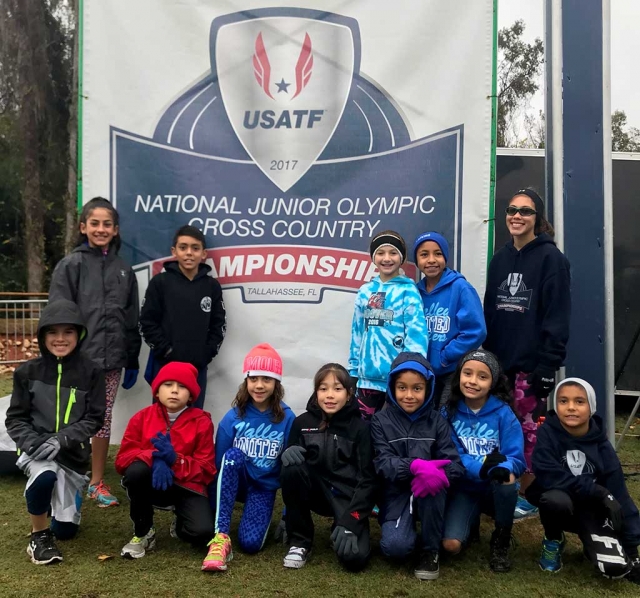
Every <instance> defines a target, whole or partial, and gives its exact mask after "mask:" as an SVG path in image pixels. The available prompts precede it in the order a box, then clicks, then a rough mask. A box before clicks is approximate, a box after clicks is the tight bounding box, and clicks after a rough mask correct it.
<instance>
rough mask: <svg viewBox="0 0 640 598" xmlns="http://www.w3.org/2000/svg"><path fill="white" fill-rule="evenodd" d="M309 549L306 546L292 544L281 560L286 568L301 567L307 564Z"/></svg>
mask: <svg viewBox="0 0 640 598" xmlns="http://www.w3.org/2000/svg"><path fill="white" fill-rule="evenodd" d="M308 558H309V551H308V550H307V549H306V548H300V547H299V546H292V547H291V548H289V552H288V553H287V556H285V557H284V561H283V562H282V564H283V566H285V567H286V568H287V569H302V567H304V566H305V565H306V564H307V559H308Z"/></svg>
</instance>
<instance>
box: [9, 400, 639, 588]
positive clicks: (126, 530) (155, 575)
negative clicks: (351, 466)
mask: <svg viewBox="0 0 640 598" xmlns="http://www.w3.org/2000/svg"><path fill="white" fill-rule="evenodd" d="M0 393H2V388H0ZM621 422H622V419H621V418H620V421H619V422H618V423H620V424H621ZM115 448H116V447H113V450H114V452H115ZM113 454H114V453H112V455H111V459H112V458H113ZM620 458H621V461H622V462H623V464H625V466H626V467H625V469H626V471H627V472H629V473H632V474H633V473H635V472H637V471H639V470H640V440H639V439H638V438H629V439H627V440H626V441H625V444H624V445H623V450H622V451H621V453H620ZM108 471H109V472H110V473H109V474H108V476H107V482H108V483H109V484H111V486H112V488H113V489H114V490H115V492H116V494H117V495H118V496H119V498H120V499H121V500H122V503H123V504H122V506H120V507H118V508H110V509H99V508H97V507H96V506H95V505H94V504H93V503H90V502H86V503H85V505H84V507H83V521H82V526H81V531H80V533H79V535H78V537H77V538H76V539H74V540H72V541H70V542H66V543H63V542H60V543H59V546H60V548H61V550H62V551H63V554H64V559H65V560H64V562H63V563H61V564H59V565H54V566H49V567H42V566H41V567H36V566H35V565H33V564H31V562H30V560H29V558H28V556H27V554H26V546H27V543H28V536H29V531H30V528H29V520H28V516H27V512H26V508H25V503H24V497H23V491H24V483H25V479H24V477H22V476H15V477H13V476H12V477H5V478H2V479H1V481H0V530H1V531H0V551H1V553H2V554H3V559H2V567H1V568H0V596H2V597H5V596H7V597H8V596H34V597H35V596H37V597H40V596H56V597H63V596H64V597H66V596H70V597H78V598H80V597H82V598H98V597H106V596H136V597H144V596H163V597H164V596H167V597H174V596H175V597H182V596H210V595H216V596H222V595H225V596H233V597H235V596H238V597H243V598H244V597H254V596H280V597H297V596H300V597H305V598H310V597H313V596H331V597H352V596H367V597H372V598H373V597H378V596H381V597H389V598H392V597H410V596H438V598H445V597H449V596H459V597H463V596H483V595H487V596H496V595H498V596H505V597H507V596H509V597H511V596H516V597H517V596H523V597H524V596H526V597H527V598H532V597H535V596H557V597H562V596H567V597H568V596H572V597H573V596H580V597H581V598H591V597H595V596H603V595H604V594H605V592H606V593H607V595H609V596H629V597H631V596H636V597H637V596H639V595H640V588H639V587H638V586H637V585H633V584H631V583H629V582H626V581H607V580H604V579H601V578H600V577H599V576H598V575H597V574H596V572H595V571H594V570H593V569H592V567H591V565H589V564H588V563H587V562H586V561H585V560H584V558H583V557H582V550H581V547H580V545H579V543H578V542H577V541H576V539H575V538H570V541H569V544H568V547H567V550H566V552H565V558H564V562H565V566H564V568H563V569H562V571H560V572H559V573H557V574H548V573H542V572H541V571H540V570H539V568H538V566H537V559H538V556H539V548H540V541H541V537H542V529H541V527H540V524H539V521H538V520H537V519H534V520H528V521H525V522H522V523H519V524H517V525H516V526H515V530H514V533H515V535H516V538H517V542H518V547H517V548H516V550H515V551H514V552H513V561H514V568H513V570H512V571H511V572H510V573H508V574H502V575H495V574H493V573H492V572H491V571H490V570H489V567H488V553H489V547H488V542H489V535H490V533H491V524H490V522H489V521H488V520H483V523H482V530H481V542H480V543H479V544H472V545H471V546H470V547H469V549H468V550H467V551H466V552H465V553H463V554H462V555H461V556H460V557H459V558H455V559H447V560H444V561H443V562H442V564H441V570H440V579H439V580H437V581H432V582H427V581H423V582H420V581H418V580H417V579H415V578H414V576H413V573H412V566H411V563H406V564H403V565H400V566H397V565H394V564H390V563H388V562H387V561H385V560H384V559H383V558H382V557H381V555H380V553H379V551H378V548H377V541H378V539H379V527H378V524H377V522H375V521H373V522H372V539H373V546H374V552H373V556H372V560H371V563H370V565H369V566H368V568H367V569H366V570H365V571H364V572H362V573H359V574H352V573H348V572H345V571H343V570H342V569H341V568H340V567H339V566H338V564H337V563H336V561H335V557H334V555H333V552H332V551H331V549H330V547H329V526H330V521H329V520H327V519H320V518H318V519H316V521H317V527H316V542H315V545H314V552H313V556H312V558H311V560H310V561H309V563H308V564H307V566H306V567H305V568H304V569H301V570H298V571H296V570H285V569H283V567H282V558H283V556H284V554H285V548H284V547H283V546H282V545H278V544H275V543H274V542H273V540H271V539H270V540H269V541H268V543H267V545H266V548H265V550H264V551H263V552H261V553H260V554H258V555H256V556H247V555H244V554H242V553H241V552H239V551H238V552H236V553H235V555H234V560H233V561H232V562H231V563H230V566H229V570H228V571H227V572H226V573H220V574H204V573H202V572H201V571H200V564H201V562H202V558H203V557H204V552H203V551H198V550H195V549H192V548H191V547H189V546H188V545H185V544H183V543H182V542H180V541H179V540H173V539H171V538H170V536H169V525H170V523H171V514H169V513H166V512H159V513H158V514H157V517H156V528H157V530H158V536H157V538H158V543H157V550H156V551H155V552H152V553H149V554H148V556H146V557H145V558H143V559H140V560H138V561H126V560H124V559H122V558H120V556H119V554H120V549H121V548H122V546H123V545H124V544H125V543H126V542H128V541H129V539H130V537H131V535H132V527H131V522H130V521H129V518H128V503H127V500H126V496H125V494H124V491H123V490H122V489H121V488H120V486H119V478H118V476H117V475H116V474H115V472H114V470H113V463H112V461H110V464H109V467H108ZM627 481H628V485H629V489H630V492H631V494H632V496H633V497H634V499H635V500H636V502H637V503H640V476H638V475H631V476H629V477H628V480H627ZM279 509H280V503H278V506H277V509H276V515H275V516H274V522H273V524H274V525H273V526H272V529H274V527H275V524H276V522H277V518H278V515H277V514H278V513H279ZM235 515H236V517H237V516H238V515H239V510H237V511H236V514H235ZM234 529H235V528H234ZM232 539H234V535H233V532H232ZM105 555H106V556H108V557H111V558H108V559H106V560H101V557H103V556H105Z"/></svg>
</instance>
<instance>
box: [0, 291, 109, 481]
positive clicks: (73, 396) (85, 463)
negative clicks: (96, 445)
mask: <svg viewBox="0 0 640 598" xmlns="http://www.w3.org/2000/svg"><path fill="white" fill-rule="evenodd" d="M55 324H73V325H74V326H76V328H78V330H79V335H78V337H79V338H78V345H77V346H76V347H75V349H74V350H73V351H72V352H71V353H70V354H69V355H67V356H65V357H61V358H58V357H55V356H54V355H52V354H51V353H50V352H49V351H48V350H47V347H46V343H45V334H44V333H45V329H46V328H47V327H48V326H53V325H55ZM86 336H87V335H86V328H85V325H84V322H83V319H82V316H81V315H80V310H79V309H78V306H77V305H76V304H75V303H72V302H71V301H67V300H66V299H61V300H59V301H55V302H53V303H49V305H47V307H46V308H45V309H44V310H43V312H42V316H41V318H40V322H39V323H38V343H39V347H40V352H41V356H40V357H36V358H35V359H31V360H30V361H27V362H26V363H23V364H22V365H21V366H20V367H18V368H17V369H16V371H15V373H14V375H13V393H12V394H11V402H10V404H9V408H8V409H7V420H6V426H7V432H8V433H9V436H11V438H12V439H13V441H14V442H15V443H16V445H17V447H18V449H19V450H20V451H24V452H26V453H27V454H28V455H30V454H31V453H33V451H34V450H35V449H36V448H38V447H39V446H40V445H41V444H42V443H43V442H45V441H46V440H47V439H48V438H51V437H52V436H55V437H56V438H58V440H59V441H60V452H59V453H58V455H57V457H56V461H58V462H59V463H60V464H61V465H65V466H66V467H68V468H70V469H72V470H74V471H77V472H78V473H82V474H84V473H86V472H87V470H88V468H89V461H90V456H91V445H90V444H89V439H90V438H91V437H92V436H93V435H94V434H95V433H96V432H97V431H98V430H100V428H101V427H102V424H103V421H104V412H105V383H104V371H103V370H102V369H101V368H100V367H99V366H98V365H97V364H96V363H95V362H94V361H92V360H91V359H89V358H88V357H87V356H86V355H84V354H83V353H82V352H81V351H80V345H81V344H84V341H85V339H86Z"/></svg>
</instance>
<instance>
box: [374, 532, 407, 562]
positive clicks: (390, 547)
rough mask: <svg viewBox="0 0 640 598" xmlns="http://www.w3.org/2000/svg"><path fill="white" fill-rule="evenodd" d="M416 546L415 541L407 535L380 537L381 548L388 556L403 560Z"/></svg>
mask: <svg viewBox="0 0 640 598" xmlns="http://www.w3.org/2000/svg"><path fill="white" fill-rule="evenodd" d="M414 547H415V541H414V540H413V539H412V538H409V537H406V536H393V537H385V536H384V535H383V536H382V538H380V550H381V551H382V554H383V555H384V556H386V557H387V558H390V559H394V560H401V559H405V558H407V557H408V556H409V555H410V554H411V553H412V552H413V549H414Z"/></svg>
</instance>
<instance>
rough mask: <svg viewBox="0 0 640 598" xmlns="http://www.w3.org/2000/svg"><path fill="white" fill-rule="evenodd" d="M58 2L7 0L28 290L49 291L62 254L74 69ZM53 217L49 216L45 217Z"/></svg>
mask: <svg viewBox="0 0 640 598" xmlns="http://www.w3.org/2000/svg"><path fill="white" fill-rule="evenodd" d="M58 9H59V2H56V1H55V0H50V1H45V0H0V109H1V110H2V114H3V115H4V116H5V117H6V118H8V119H9V120H10V125H8V128H10V129H12V130H13V131H14V132H17V134H16V135H15V139H14V150H15V151H18V152H20V155H21V162H22V169H21V173H20V185H19V194H20V197H21V204H22V205H21V209H22V210H21V211H22V213H21V217H22V219H21V221H20V223H21V228H22V230H21V231H20V232H21V233H22V238H23V239H24V240H25V242H24V252H25V254H26V265H27V281H26V283H27V284H26V286H27V290H28V291H31V292H37V291H41V290H42V289H43V288H44V284H45V274H46V270H47V262H49V263H55V261H56V258H57V257H59V255H60V241H61V235H60V222H61V219H62V218H63V212H62V211H61V201H60V200H61V199H62V197H63V196H64V192H65V189H66V183H67V155H68V154H67V147H68V134H67V123H68V120H69V110H68V104H69V94H70V77H69V74H70V68H69V64H68V58H69V52H68V51H67V43H68V42H67V38H66V36H65V31H64V29H63V27H62V26H61V20H60V18H59V17H57V16H56V15H55V14H54V12H55V11H56V10H58ZM45 215H46V218H45Z"/></svg>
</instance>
